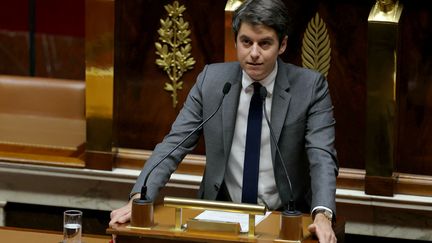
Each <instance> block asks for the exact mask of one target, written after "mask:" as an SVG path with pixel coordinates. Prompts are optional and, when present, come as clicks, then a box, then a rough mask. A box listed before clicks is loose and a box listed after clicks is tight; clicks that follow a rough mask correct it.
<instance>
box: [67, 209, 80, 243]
mask: <svg viewBox="0 0 432 243" xmlns="http://www.w3.org/2000/svg"><path fill="white" fill-rule="evenodd" d="M81 220H82V212H81V211H79V210H66V211H64V213H63V243H81V234H82V230H81V228H82V225H81Z"/></svg>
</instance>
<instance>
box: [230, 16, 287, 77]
mask: <svg viewBox="0 0 432 243" xmlns="http://www.w3.org/2000/svg"><path fill="white" fill-rule="evenodd" d="M286 45H287V37H285V38H284V39H283V40H282V43H281V45H280V46H279V39H278V36H277V34H276V31H275V30H274V29H272V28H270V27H268V26H265V25H251V24H249V23H242V24H241V26H240V30H239V32H238V35H237V39H236V49H237V59H238V61H239V62H240V65H241V67H242V68H243V70H244V71H245V72H246V73H247V74H248V75H249V76H250V77H251V78H252V79H253V80H256V81H259V80H262V79H264V78H265V77H267V76H268V75H269V74H270V73H271V71H273V68H274V66H275V63H276V61H277V57H278V56H279V55H280V54H282V53H283V52H284V51H285V48H286Z"/></svg>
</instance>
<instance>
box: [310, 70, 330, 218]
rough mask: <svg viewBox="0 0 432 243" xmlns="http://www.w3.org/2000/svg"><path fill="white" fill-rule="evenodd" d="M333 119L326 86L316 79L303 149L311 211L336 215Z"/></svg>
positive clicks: (322, 78) (322, 81) (321, 79)
mask: <svg viewBox="0 0 432 243" xmlns="http://www.w3.org/2000/svg"><path fill="white" fill-rule="evenodd" d="M334 126H335V119H334V117H333V105H332V102H331V98H330V93H329V89H328V84H327V81H326V80H325V78H324V77H323V76H322V75H319V76H318V78H317V80H316V82H315V84H314V87H313V93H312V99H311V104H310V108H309V110H308V115H307V124H306V144H305V149H306V152H307V156H308V159H309V163H310V165H309V166H310V176H311V188H312V205H311V207H312V208H314V207H317V206H324V207H327V208H330V209H331V210H332V211H333V212H334V213H335V212H336V203H335V196H336V177H337V175H338V163H337V157H336V150H335V148H334V143H335V130H334Z"/></svg>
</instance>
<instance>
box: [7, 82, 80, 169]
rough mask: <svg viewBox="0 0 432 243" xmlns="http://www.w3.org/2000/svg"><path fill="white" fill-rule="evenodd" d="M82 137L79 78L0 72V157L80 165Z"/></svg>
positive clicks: (32, 161)
mask: <svg viewBox="0 0 432 243" xmlns="http://www.w3.org/2000/svg"><path fill="white" fill-rule="evenodd" d="M85 140H86V118H85V82H84V81H83V80H65V79H54V78H38V77H25V76H9V75H0V159H3V160H20V161H23V162H30V163H51V164H60V165H63V164H65V163H66V164H69V162H70V163H71V166H79V167H81V166H84V162H82V161H80V160H76V159H77V157H79V156H80V154H82V153H83V150H84V144H85ZM42 155H44V156H48V157H45V158H39V157H40V156H42ZM59 157H70V158H71V161H68V159H66V160H65V159H64V158H63V159H60V158H59Z"/></svg>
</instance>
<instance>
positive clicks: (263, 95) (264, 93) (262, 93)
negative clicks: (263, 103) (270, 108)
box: [259, 86, 267, 100]
mask: <svg viewBox="0 0 432 243" xmlns="http://www.w3.org/2000/svg"><path fill="white" fill-rule="evenodd" d="M259 93H260V97H261V99H262V100H265V98H266V97H267V89H266V88H265V87H264V86H261V87H260V90H259Z"/></svg>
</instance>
